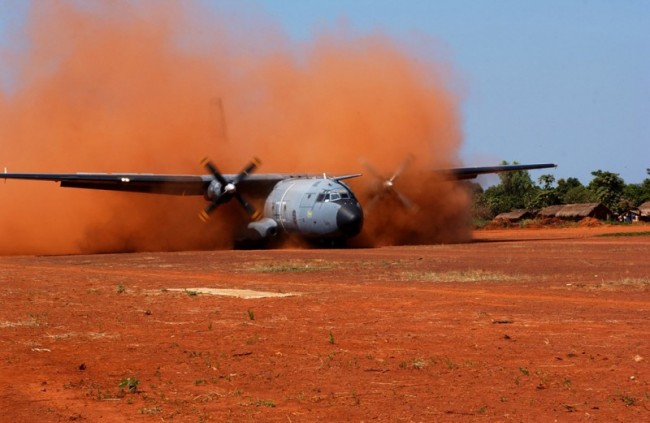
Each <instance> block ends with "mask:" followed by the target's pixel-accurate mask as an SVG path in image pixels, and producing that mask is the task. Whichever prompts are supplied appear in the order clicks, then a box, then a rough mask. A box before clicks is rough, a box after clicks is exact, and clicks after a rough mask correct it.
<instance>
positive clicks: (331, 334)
mask: <svg viewBox="0 0 650 423" xmlns="http://www.w3.org/2000/svg"><path fill="white" fill-rule="evenodd" d="M328 342H329V343H330V344H332V345H334V344H335V343H336V341H335V340H334V334H333V333H332V331H330V336H329V340H328Z"/></svg>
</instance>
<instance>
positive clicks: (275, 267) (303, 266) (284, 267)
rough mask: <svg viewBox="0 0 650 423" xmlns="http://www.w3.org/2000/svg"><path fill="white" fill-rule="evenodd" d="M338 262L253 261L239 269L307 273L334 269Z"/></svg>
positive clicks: (257, 271)
mask: <svg viewBox="0 0 650 423" xmlns="http://www.w3.org/2000/svg"><path fill="white" fill-rule="evenodd" d="M338 265H340V263H332V262H329V261H325V260H286V261H276V262H272V263H254V264H252V265H249V266H246V267H243V268H242V269H241V270H243V271H245V272H253V273H307V272H323V271H328V270H332V269H335V268H336V267H337V266H338Z"/></svg>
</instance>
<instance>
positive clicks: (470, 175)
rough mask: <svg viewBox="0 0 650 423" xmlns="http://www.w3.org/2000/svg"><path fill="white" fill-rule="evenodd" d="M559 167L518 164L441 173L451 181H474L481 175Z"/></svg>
mask: <svg viewBox="0 0 650 423" xmlns="http://www.w3.org/2000/svg"><path fill="white" fill-rule="evenodd" d="M551 167H557V165H556V164H553V163H536V164H521V165H520V164H516V165H500V166H482V167H458V168H453V169H446V170H442V171H441V172H440V173H441V174H442V175H444V176H445V177H447V178H449V179H474V178H476V177H477V176H479V175H485V174H490V173H502V172H515V171H518V170H533V169H547V168H551Z"/></svg>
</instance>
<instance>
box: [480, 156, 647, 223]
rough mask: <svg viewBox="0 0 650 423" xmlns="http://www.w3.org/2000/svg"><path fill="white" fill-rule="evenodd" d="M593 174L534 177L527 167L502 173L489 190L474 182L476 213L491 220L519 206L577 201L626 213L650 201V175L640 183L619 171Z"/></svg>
mask: <svg viewBox="0 0 650 423" xmlns="http://www.w3.org/2000/svg"><path fill="white" fill-rule="evenodd" d="M503 164H508V162H505V161H504V162H503ZM513 164H517V162H513ZM648 173H649V174H650V169H649V170H648ZM591 175H592V176H593V179H592V180H591V181H590V182H589V183H588V184H587V185H583V184H582V183H581V182H580V181H579V180H578V179H577V178H566V179H564V178H561V179H558V180H556V179H555V177H554V176H553V175H550V174H544V175H541V176H540V177H539V178H537V181H533V179H532V178H531V176H530V174H529V173H528V171H525V170H524V171H517V172H510V173H501V174H499V179H500V182H499V184H497V185H494V186H491V187H489V188H487V189H485V190H483V188H481V186H480V185H479V184H474V185H473V195H474V203H473V204H474V205H473V207H474V210H473V212H474V213H473V214H474V217H475V218H476V219H480V220H489V219H493V218H494V217H495V216H497V215H498V214H500V213H505V212H509V211H511V210H515V209H541V208H543V207H547V206H552V205H556V204H575V203H602V204H603V205H605V206H606V207H607V208H609V209H610V210H611V211H613V212H615V213H622V212H625V211H627V210H630V209H633V208H635V207H638V206H639V205H640V204H642V203H644V202H646V201H650V178H646V179H645V180H644V181H643V182H642V183H640V184H626V183H625V181H624V180H623V178H621V177H620V176H619V174H618V173H613V172H608V171H603V170H595V171H593V172H591Z"/></svg>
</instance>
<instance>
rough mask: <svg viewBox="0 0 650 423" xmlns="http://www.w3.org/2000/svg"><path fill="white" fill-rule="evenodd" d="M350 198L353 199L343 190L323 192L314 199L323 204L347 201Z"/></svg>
mask: <svg viewBox="0 0 650 423" xmlns="http://www.w3.org/2000/svg"><path fill="white" fill-rule="evenodd" d="M350 198H354V197H353V196H352V194H350V193H349V192H348V191H344V190H338V191H325V192H321V193H320V194H318V197H316V201H317V202H321V203H323V202H328V201H337V200H348V199H350Z"/></svg>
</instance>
